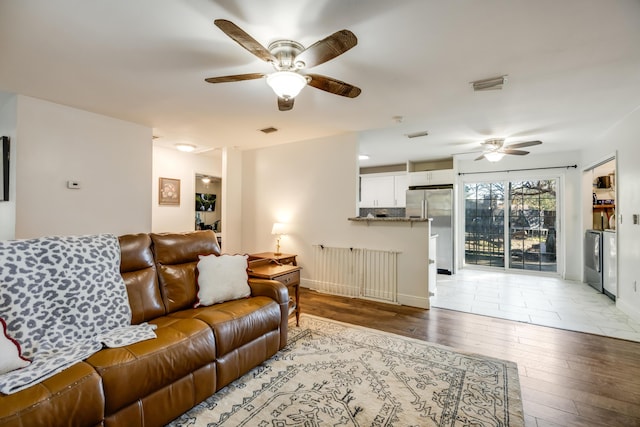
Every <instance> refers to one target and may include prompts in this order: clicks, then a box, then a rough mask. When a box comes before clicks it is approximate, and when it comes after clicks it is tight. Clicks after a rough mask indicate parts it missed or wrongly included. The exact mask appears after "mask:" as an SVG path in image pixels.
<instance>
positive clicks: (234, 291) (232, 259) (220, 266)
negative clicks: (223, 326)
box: [195, 254, 251, 307]
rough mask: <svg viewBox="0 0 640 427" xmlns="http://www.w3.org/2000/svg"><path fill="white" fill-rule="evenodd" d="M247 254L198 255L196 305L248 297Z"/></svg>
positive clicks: (249, 289) (249, 291) (249, 290)
mask: <svg viewBox="0 0 640 427" xmlns="http://www.w3.org/2000/svg"><path fill="white" fill-rule="evenodd" d="M248 259H249V256H248V255H226V254H225V255H219V256H218V255H200V261H198V266H197V268H198V301H197V302H196V305H195V306H196V307H198V306H201V305H212V304H215V303H219V302H224V301H231V300H234V299H240V298H245V297H248V296H249V295H250V294H251V288H250V287H249V285H248V283H247V282H248V281H249V275H248V273H247V268H248Z"/></svg>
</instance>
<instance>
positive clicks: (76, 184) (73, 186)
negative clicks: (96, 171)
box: [67, 181, 80, 190]
mask: <svg viewBox="0 0 640 427" xmlns="http://www.w3.org/2000/svg"><path fill="white" fill-rule="evenodd" d="M67 188H70V189H72V190H78V189H80V183H79V182H78V181H67Z"/></svg>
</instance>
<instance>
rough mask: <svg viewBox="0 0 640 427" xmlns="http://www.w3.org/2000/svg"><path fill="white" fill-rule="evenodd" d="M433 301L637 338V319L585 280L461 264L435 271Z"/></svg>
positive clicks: (486, 313)
mask: <svg viewBox="0 0 640 427" xmlns="http://www.w3.org/2000/svg"><path fill="white" fill-rule="evenodd" d="M430 301H431V306H432V307H438V308H446V309H450V310H457V311H464V312H467V313H474V314H481V315H484V316H492V317H499V318H502V319H509V320H516V321H520V322H527V323H533V324H536V325H542V326H551V327H554V328H560V329H568V330H572V331H579V332H588V333H592V334H597V335H605V336H609V337H614V338H622V339H626V340H631V341H637V342H640V323H638V322H636V321H634V320H633V319H631V318H629V316H627V315H626V314H624V313H623V312H622V311H620V310H619V309H618V308H616V306H615V303H614V302H613V301H612V300H611V299H610V298H608V297H607V296H606V295H604V294H601V293H598V292H597V291H596V290H595V289H593V288H592V287H590V286H589V285H587V284H586V283H581V282H574V281H567V280H562V279H559V278H557V277H549V276H532V275H524V274H513V273H505V272H503V271H500V272H492V271H485V270H471V269H464V270H460V271H458V272H457V273H456V274H454V275H451V276H447V275H441V274H439V275H438V279H437V286H436V292H435V295H434V296H432V297H431V299H430Z"/></svg>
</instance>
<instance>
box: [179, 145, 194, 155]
mask: <svg viewBox="0 0 640 427" xmlns="http://www.w3.org/2000/svg"><path fill="white" fill-rule="evenodd" d="M176 148H177V149H178V150H180V151H184V152H185V153H190V152H192V151H193V150H195V149H196V146H195V145H193V144H176Z"/></svg>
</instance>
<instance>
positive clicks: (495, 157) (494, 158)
mask: <svg viewBox="0 0 640 427" xmlns="http://www.w3.org/2000/svg"><path fill="white" fill-rule="evenodd" d="M503 157H504V153H501V152H500V151H489V152H488V153H484V158H485V159H487V160H489V161H490V162H499V161H500V160H502V158H503Z"/></svg>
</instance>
